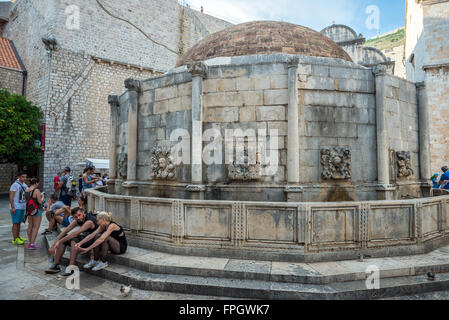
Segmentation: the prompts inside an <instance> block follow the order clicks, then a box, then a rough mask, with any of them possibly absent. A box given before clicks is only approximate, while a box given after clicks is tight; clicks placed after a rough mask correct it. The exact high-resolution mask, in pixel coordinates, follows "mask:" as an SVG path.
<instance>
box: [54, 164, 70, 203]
mask: <svg viewBox="0 0 449 320" xmlns="http://www.w3.org/2000/svg"><path fill="white" fill-rule="evenodd" d="M70 172H71V170H70V168H69V167H65V168H64V175H63V176H62V178H61V181H60V182H59V186H58V190H60V195H59V201H62V202H63V203H64V204H65V205H66V206H69V207H70V205H71V204H72V198H73V195H70V194H69V192H70V189H69V188H67V182H69V181H70V180H73V177H72V176H71V175H70Z"/></svg>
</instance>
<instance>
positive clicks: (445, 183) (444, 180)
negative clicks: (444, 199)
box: [439, 166, 449, 190]
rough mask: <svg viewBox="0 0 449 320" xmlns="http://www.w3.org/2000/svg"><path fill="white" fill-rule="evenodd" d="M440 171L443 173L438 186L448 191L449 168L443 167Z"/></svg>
mask: <svg viewBox="0 0 449 320" xmlns="http://www.w3.org/2000/svg"><path fill="white" fill-rule="evenodd" d="M441 171H443V172H444V173H443V174H442V175H441V177H440V182H439V184H440V185H441V188H442V189H446V190H449V168H448V167H447V166H444V167H442V168H441Z"/></svg>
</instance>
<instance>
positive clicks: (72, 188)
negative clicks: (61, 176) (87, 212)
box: [65, 175, 76, 197]
mask: <svg viewBox="0 0 449 320" xmlns="http://www.w3.org/2000/svg"><path fill="white" fill-rule="evenodd" d="M65 189H66V190H67V195H69V196H72V197H73V196H75V195H76V181H75V179H74V178H73V176H72V175H67V182H66V184H65Z"/></svg>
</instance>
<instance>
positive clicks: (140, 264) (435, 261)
mask: <svg viewBox="0 0 449 320" xmlns="http://www.w3.org/2000/svg"><path fill="white" fill-rule="evenodd" d="M53 238H54V236H52V235H49V236H48V237H47V239H48V241H49V242H50V243H52V242H53V240H52V239H53ZM109 261H110V264H113V265H120V266H125V267H130V268H133V269H136V270H140V271H144V272H150V273H152V274H168V275H184V276H199V277H213V278H225V279H239V280H259V281H272V282H287V283H301V284H330V283H338V282H347V281H359V280H365V279H366V277H367V273H366V270H367V268H368V266H376V267H377V268H378V269H379V272H380V277H381V278H382V279H386V278H392V277H401V276H418V275H425V274H426V273H427V272H429V271H433V272H437V273H444V272H449V247H444V248H441V249H439V250H436V251H434V252H431V253H428V254H423V255H416V256H406V257H395V258H378V259H367V260H365V261H364V262H359V261H357V260H350V261H338V262H321V263H287V262H275V261H252V260H236V259H225V258H207V257H194V256H181V255H174V254H168V253H163V252H157V251H152V250H147V249H141V248H137V247H133V246H129V247H128V250H127V252H126V253H125V254H123V255H109Z"/></svg>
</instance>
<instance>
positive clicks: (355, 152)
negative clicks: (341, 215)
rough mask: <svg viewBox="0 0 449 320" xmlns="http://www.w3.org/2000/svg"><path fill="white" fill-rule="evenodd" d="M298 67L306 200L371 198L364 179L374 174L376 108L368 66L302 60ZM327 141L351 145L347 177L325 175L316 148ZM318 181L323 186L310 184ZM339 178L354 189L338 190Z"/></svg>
mask: <svg viewBox="0 0 449 320" xmlns="http://www.w3.org/2000/svg"><path fill="white" fill-rule="evenodd" d="M298 73H299V75H298V81H299V83H298V86H299V97H300V99H299V101H300V106H299V107H300V115H304V116H303V117H304V120H303V121H302V122H301V121H300V145H301V150H300V180H301V181H304V183H305V185H306V188H307V189H308V193H309V194H310V196H309V198H308V199H307V200H308V201H335V200H337V201H341V200H352V199H369V198H372V197H373V195H372V189H370V190H368V189H366V188H365V187H366V186H365V184H372V183H373V182H375V181H376V180H377V171H376V168H377V160H376V125H375V123H376V114H375V99H374V82H373V75H372V73H371V70H369V69H366V68H363V67H356V66H353V67H347V66H338V65H337V64H336V65H326V64H323V65H320V64H303V65H300V68H298ZM301 135H302V136H303V137H301ZM330 147H348V148H349V149H350V151H351V179H350V180H349V181H348V180H346V181H345V180H343V181H332V180H323V178H322V176H321V173H322V170H323V167H322V165H321V164H320V150H321V148H330ZM317 182H320V183H321V186H322V187H323V188H324V189H321V190H320V189H316V188H315V187H314V184H316V183H317ZM342 184H343V185H348V184H352V185H353V186H354V191H353V192H349V194H338V192H337V191H338V186H340V185H342ZM327 188H328V189H327ZM350 189H351V188H349V190H350ZM346 190H348V189H346ZM370 192H371V194H370Z"/></svg>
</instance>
